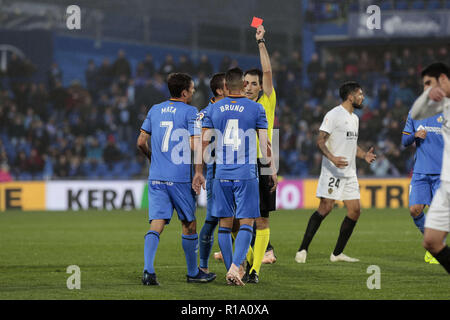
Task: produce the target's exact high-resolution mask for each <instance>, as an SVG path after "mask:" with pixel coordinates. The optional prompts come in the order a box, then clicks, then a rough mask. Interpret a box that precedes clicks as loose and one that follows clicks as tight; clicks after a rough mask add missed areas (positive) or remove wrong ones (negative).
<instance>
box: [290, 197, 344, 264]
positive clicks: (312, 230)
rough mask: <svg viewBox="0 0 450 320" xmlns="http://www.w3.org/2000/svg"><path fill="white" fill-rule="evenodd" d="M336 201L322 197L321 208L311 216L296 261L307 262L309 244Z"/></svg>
mask: <svg viewBox="0 0 450 320" xmlns="http://www.w3.org/2000/svg"><path fill="white" fill-rule="evenodd" d="M334 201H335V200H334V199H327V198H320V203H319V208H318V209H317V210H316V211H314V213H313V214H312V215H311V217H310V218H309V221H308V225H307V227H306V230H305V234H304V235H303V240H302V243H301V245H300V248H299V249H298V251H297V254H296V255H295V261H297V262H298V263H305V261H306V255H307V252H308V248H309V245H310V244H311V241H312V239H313V238H314V235H315V234H316V232H317V230H318V229H319V227H320V224H321V223H322V221H323V219H325V217H326V216H327V215H328V214H329V213H330V212H331V210H333V207H334Z"/></svg>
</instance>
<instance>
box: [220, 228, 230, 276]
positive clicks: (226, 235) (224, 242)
mask: <svg viewBox="0 0 450 320" xmlns="http://www.w3.org/2000/svg"><path fill="white" fill-rule="evenodd" d="M218 238H219V239H218V240H219V247H220V251H222V256H223V261H224V263H225V267H226V268H227V270H228V269H230V267H231V262H232V260H233V242H232V240H231V229H230V228H224V227H219V232H218Z"/></svg>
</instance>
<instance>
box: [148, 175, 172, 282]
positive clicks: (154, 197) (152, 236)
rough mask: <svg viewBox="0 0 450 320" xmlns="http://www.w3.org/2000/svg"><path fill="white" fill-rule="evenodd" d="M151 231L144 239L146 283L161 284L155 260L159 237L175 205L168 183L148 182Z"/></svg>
mask: <svg viewBox="0 0 450 320" xmlns="http://www.w3.org/2000/svg"><path fill="white" fill-rule="evenodd" d="M148 202H149V221H150V231H149V232H147V234H146V235H145V237H144V239H145V242H144V275H143V278H142V283H143V284H144V285H159V283H158V281H157V280H156V274H155V269H154V261H155V256H156V251H157V249H158V245H159V237H160V234H161V232H162V231H163V229H164V226H165V225H166V223H169V221H170V219H171V218H172V213H173V205H172V202H171V201H170V197H169V195H168V193H167V189H166V185H164V184H162V183H161V182H160V181H150V182H149V184H148Z"/></svg>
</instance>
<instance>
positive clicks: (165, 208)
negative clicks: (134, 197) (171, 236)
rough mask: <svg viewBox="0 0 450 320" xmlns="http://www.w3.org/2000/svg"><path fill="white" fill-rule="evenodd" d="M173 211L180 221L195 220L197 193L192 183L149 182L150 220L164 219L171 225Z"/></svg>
mask: <svg viewBox="0 0 450 320" xmlns="http://www.w3.org/2000/svg"><path fill="white" fill-rule="evenodd" d="M173 209H175V210H176V211H177V214H178V219H179V220H180V221H188V222H191V221H194V220H195V192H194V190H192V184H191V183H190V182H168V181H157V180H150V181H149V182H148V219H149V221H150V222H151V221H152V220H156V219H164V220H166V223H167V224H169V223H170V220H171V219H172V214H173Z"/></svg>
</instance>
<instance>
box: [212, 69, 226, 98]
mask: <svg viewBox="0 0 450 320" xmlns="http://www.w3.org/2000/svg"><path fill="white" fill-rule="evenodd" d="M223 80H225V72H220V73H216V74H215V75H213V77H212V78H211V81H210V82H209V87H210V88H211V91H212V93H213V95H214V97H217V96H218V94H217V89H223Z"/></svg>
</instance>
